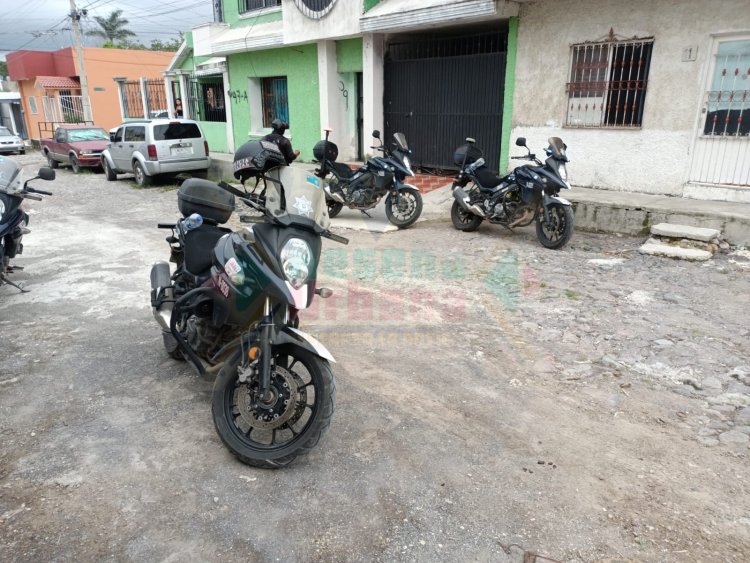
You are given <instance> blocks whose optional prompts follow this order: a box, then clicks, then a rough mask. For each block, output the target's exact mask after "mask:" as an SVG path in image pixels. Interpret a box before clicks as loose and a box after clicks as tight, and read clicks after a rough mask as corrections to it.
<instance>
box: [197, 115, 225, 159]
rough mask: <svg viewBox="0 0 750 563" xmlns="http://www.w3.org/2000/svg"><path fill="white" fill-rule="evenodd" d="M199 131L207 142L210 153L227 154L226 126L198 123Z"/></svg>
mask: <svg viewBox="0 0 750 563" xmlns="http://www.w3.org/2000/svg"><path fill="white" fill-rule="evenodd" d="M199 123H200V125H201V130H202V131H203V134H204V135H205V137H206V141H208V149H209V150H210V151H211V152H229V146H228V145H227V124H226V123H217V122H214V121H200V122H199Z"/></svg>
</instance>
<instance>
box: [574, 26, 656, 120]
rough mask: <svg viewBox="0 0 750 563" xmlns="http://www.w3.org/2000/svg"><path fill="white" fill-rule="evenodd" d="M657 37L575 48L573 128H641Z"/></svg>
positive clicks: (582, 45) (581, 45) (607, 42)
mask: <svg viewBox="0 0 750 563" xmlns="http://www.w3.org/2000/svg"><path fill="white" fill-rule="evenodd" d="M653 44H654V42H653V39H652V38H648V39H636V40H629V41H605V42H596V43H582V44H579V45H573V46H572V47H571V68H570V81H569V82H568V83H567V92H568V110H567V118H566V122H565V124H566V125H567V126H569V127H640V126H641V125H643V105H644V101H645V99H646V86H647V85H648V74H649V68H650V66H651V51H652V47H653Z"/></svg>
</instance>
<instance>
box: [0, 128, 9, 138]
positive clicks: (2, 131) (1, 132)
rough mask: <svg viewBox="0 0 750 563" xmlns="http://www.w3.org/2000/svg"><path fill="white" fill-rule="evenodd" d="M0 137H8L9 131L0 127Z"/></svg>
mask: <svg viewBox="0 0 750 563" xmlns="http://www.w3.org/2000/svg"><path fill="white" fill-rule="evenodd" d="M0 137H10V131H8V128H7V127H0Z"/></svg>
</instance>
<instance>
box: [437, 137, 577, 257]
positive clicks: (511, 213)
mask: <svg viewBox="0 0 750 563" xmlns="http://www.w3.org/2000/svg"><path fill="white" fill-rule="evenodd" d="M475 143H476V141H475V140H474V139H471V138H467V139H466V144H465V145H462V146H460V147H459V148H458V149H456V152H455V153H454V162H455V164H456V165H457V166H460V169H459V172H458V175H457V176H456V178H455V180H454V182H453V197H454V199H455V201H454V202H453V206H452V207H451V221H452V222H453V226H454V227H455V228H456V229H458V230H461V231H475V230H476V229H478V228H479V225H480V224H481V223H482V221H484V220H485V219H487V220H488V221H489V222H490V223H496V224H499V225H503V226H504V227H507V228H509V229H511V230H512V229H513V228H515V227H524V226H526V225H530V224H531V223H532V222H534V221H536V236H537V238H538V239H539V242H540V243H541V244H542V245H543V246H545V247H547V248H562V247H563V246H564V245H565V244H566V243H567V242H568V241H569V240H570V237H571V236H572V235H573V210H572V207H571V204H570V202H569V201H568V200H566V199H563V198H561V197H560V195H559V193H560V190H561V189H570V184H569V183H568V175H567V168H566V163H567V162H568V157H567V156H566V155H565V150H566V148H567V146H566V145H565V143H563V142H562V139H560V138H559V137H551V138H550V139H549V140H548V143H549V147H547V149H546V155H547V159H546V160H545V161H544V163H542V162H541V161H540V160H539V159H538V158H537V157H536V155H534V154H532V153H531V150H529V148H528V147H527V146H526V139H525V138H523V137H519V138H518V139H517V140H516V145H518V146H519V147H525V148H526V150H527V151H528V154H526V155H523V156H513V157H511V159H522V160H530V161H532V162H534V163H535V164H536V166H531V165H528V164H524V165H523V166H519V167H517V168H515V169H514V170H512V171H511V172H510V173H509V174H507V175H506V176H503V177H500V176H498V175H497V174H495V173H494V172H493V171H491V170H490V169H489V168H487V167H486V166H485V161H484V158H482V151H481V150H480V149H479V148H477V147H476V145H475ZM467 186H468V188H467Z"/></svg>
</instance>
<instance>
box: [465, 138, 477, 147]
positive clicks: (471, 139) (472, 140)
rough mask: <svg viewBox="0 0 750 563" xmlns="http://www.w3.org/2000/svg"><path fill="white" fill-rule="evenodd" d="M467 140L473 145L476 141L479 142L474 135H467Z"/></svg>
mask: <svg viewBox="0 0 750 563" xmlns="http://www.w3.org/2000/svg"><path fill="white" fill-rule="evenodd" d="M466 142H467V143H469V144H470V145H473V144H474V143H476V142H477V140H476V139H474V138H472V137H466Z"/></svg>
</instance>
